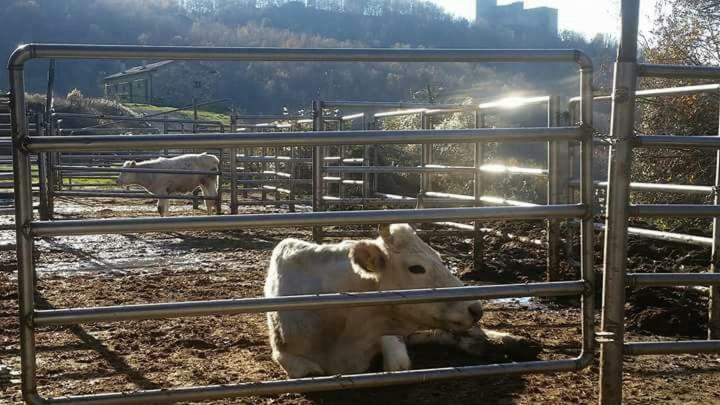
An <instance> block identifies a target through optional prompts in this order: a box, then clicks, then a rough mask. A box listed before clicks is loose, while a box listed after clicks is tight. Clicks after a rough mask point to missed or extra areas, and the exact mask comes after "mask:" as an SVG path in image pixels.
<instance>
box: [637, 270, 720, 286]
mask: <svg viewBox="0 0 720 405" xmlns="http://www.w3.org/2000/svg"><path fill="white" fill-rule="evenodd" d="M625 280H626V283H627V286H628V287H680V286H685V287H687V286H702V285H711V286H717V285H720V273H628V274H627V275H626V276H625Z"/></svg>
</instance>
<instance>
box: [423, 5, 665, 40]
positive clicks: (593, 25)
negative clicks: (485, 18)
mask: <svg viewBox="0 0 720 405" xmlns="http://www.w3.org/2000/svg"><path fill="white" fill-rule="evenodd" d="M429 1H431V2H433V3H435V4H437V5H439V6H441V7H443V8H444V9H445V10H447V11H448V12H449V13H450V14H454V15H456V16H459V17H463V18H466V19H468V20H470V21H474V20H475V0H429ZM516 1H519V0H498V5H503V4H509V3H514V2H516ZM654 3H655V1H654V0H644V1H641V2H640V20H641V23H640V31H642V32H647V31H648V30H649V29H650V28H652V21H653V15H654V13H653V10H654V6H655V4H654ZM531 7H553V8H557V9H558V20H559V21H558V24H559V25H560V30H571V31H576V32H579V33H581V34H583V35H584V36H586V37H593V36H595V34H597V33H609V34H612V35H613V36H615V37H617V36H618V35H617V34H618V32H619V30H620V28H619V27H620V22H619V19H620V17H619V16H620V1H619V0H526V1H525V8H531Z"/></svg>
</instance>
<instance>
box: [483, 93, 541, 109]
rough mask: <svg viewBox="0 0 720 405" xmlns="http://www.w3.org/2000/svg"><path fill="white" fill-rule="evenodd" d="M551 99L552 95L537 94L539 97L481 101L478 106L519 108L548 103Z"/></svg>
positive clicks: (484, 107)
mask: <svg viewBox="0 0 720 405" xmlns="http://www.w3.org/2000/svg"><path fill="white" fill-rule="evenodd" d="M549 100H550V96H537V97H506V98H501V99H499V100H494V101H490V102H487V103H481V104H480V105H479V106H478V107H479V108H480V109H481V110H491V109H500V108H517V107H522V106H526V105H529V104H538V103H547V102H548V101H549Z"/></svg>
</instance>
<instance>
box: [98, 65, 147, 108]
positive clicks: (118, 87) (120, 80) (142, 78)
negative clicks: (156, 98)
mask: <svg viewBox="0 0 720 405" xmlns="http://www.w3.org/2000/svg"><path fill="white" fill-rule="evenodd" d="M151 73H152V72H142V73H137V74H133V75H128V76H122V77H117V78H113V79H106V80H105V97H106V98H109V99H112V100H117V101H120V102H125V103H141V104H148V103H150V101H151V97H152V76H151Z"/></svg>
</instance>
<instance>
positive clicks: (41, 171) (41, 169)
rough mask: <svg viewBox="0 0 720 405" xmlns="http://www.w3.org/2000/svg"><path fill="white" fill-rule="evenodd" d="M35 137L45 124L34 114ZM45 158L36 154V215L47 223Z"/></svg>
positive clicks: (48, 214)
mask: <svg viewBox="0 0 720 405" xmlns="http://www.w3.org/2000/svg"><path fill="white" fill-rule="evenodd" d="M34 121H35V135H36V136H37V135H40V128H41V127H42V123H43V122H45V119H44V118H43V117H42V114H40V113H37V114H35V119H34ZM46 156H47V153H44V152H41V153H38V154H37V168H38V190H39V196H38V197H39V200H40V206H39V208H38V213H39V214H40V219H41V220H43V221H47V220H48V219H50V213H49V212H48V192H47V190H48V184H47V162H46Z"/></svg>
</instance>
